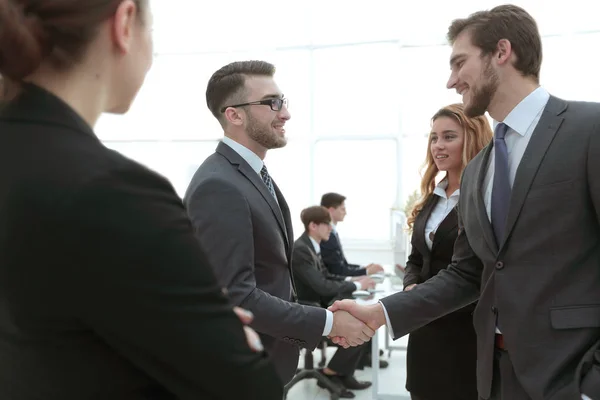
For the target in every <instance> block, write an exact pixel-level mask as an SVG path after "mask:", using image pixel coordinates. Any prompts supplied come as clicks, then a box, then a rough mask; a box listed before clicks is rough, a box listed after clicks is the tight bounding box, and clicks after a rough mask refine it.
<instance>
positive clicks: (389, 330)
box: [379, 301, 394, 340]
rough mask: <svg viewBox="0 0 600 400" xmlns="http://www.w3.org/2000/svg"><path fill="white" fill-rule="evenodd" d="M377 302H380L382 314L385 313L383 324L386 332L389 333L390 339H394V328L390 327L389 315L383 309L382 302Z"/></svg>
mask: <svg viewBox="0 0 600 400" xmlns="http://www.w3.org/2000/svg"><path fill="white" fill-rule="evenodd" d="M379 304H381V308H383V314H384V315H385V325H386V326H387V329H388V333H389V334H390V338H392V340H394V329H393V328H392V322H391V321H390V316H389V315H388V312H387V310H386V309H385V306H384V305H383V303H382V302H381V301H380V302H379Z"/></svg>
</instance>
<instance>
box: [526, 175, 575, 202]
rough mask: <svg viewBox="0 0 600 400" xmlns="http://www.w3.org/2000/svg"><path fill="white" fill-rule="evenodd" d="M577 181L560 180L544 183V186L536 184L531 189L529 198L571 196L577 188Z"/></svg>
mask: <svg viewBox="0 0 600 400" xmlns="http://www.w3.org/2000/svg"><path fill="white" fill-rule="evenodd" d="M577 183H578V181H577V179H569V180H559V181H554V182H544V183H542V184H539V183H537V184H536V183H535V182H534V184H533V185H532V186H531V188H530V189H529V193H528V195H527V197H529V198H531V197H548V198H553V197H555V196H560V197H564V196H567V197H568V196H570V195H571V194H573V193H574V191H575V188H576V187H577Z"/></svg>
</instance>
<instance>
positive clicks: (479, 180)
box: [459, 141, 498, 254]
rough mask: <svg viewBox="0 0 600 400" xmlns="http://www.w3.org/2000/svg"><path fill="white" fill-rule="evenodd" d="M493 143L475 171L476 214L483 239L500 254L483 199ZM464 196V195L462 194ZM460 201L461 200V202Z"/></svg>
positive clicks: (486, 149)
mask: <svg viewBox="0 0 600 400" xmlns="http://www.w3.org/2000/svg"><path fill="white" fill-rule="evenodd" d="M493 143H494V142H493V141H492V142H490V144H488V145H487V146H486V147H485V148H484V149H483V150H482V151H483V153H482V157H481V159H480V164H479V165H478V166H476V168H475V171H477V172H476V174H475V182H476V185H475V193H474V194H475V201H474V203H475V212H476V213H477V219H478V220H479V224H480V225H481V231H482V232H483V237H484V238H485V241H486V242H487V244H488V246H489V247H490V249H492V251H493V252H494V254H496V253H498V245H497V244H496V238H495V237H494V231H493V230H492V224H491V223H490V219H489V218H488V214H487V211H486V208H485V201H484V198H483V183H484V180H485V174H486V173H487V169H488V163H489V161H490V154H491V152H492V149H493ZM461 195H462V193H461ZM459 201H460V200H459Z"/></svg>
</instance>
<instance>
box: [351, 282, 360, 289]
mask: <svg viewBox="0 0 600 400" xmlns="http://www.w3.org/2000/svg"><path fill="white" fill-rule="evenodd" d="M352 283H354V286H356V290H360V289H362V285H361V284H360V282H352Z"/></svg>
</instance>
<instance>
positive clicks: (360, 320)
mask: <svg viewBox="0 0 600 400" xmlns="http://www.w3.org/2000/svg"><path fill="white" fill-rule="evenodd" d="M329 311H332V312H333V327H332V328H331V332H330V333H329V336H328V337H329V338H331V340H332V341H333V342H334V343H335V344H337V345H340V346H342V347H344V348H348V347H354V346H359V345H361V344H363V343H365V342H368V341H369V340H371V338H372V337H373V335H374V334H375V331H377V329H379V328H380V327H381V326H383V325H385V323H386V319H385V313H384V311H383V306H382V305H381V304H380V303H376V304H372V305H366V306H362V305H359V304H357V303H356V301H354V300H339V301H336V302H335V303H333V304H332V305H331V306H330V307H329Z"/></svg>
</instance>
